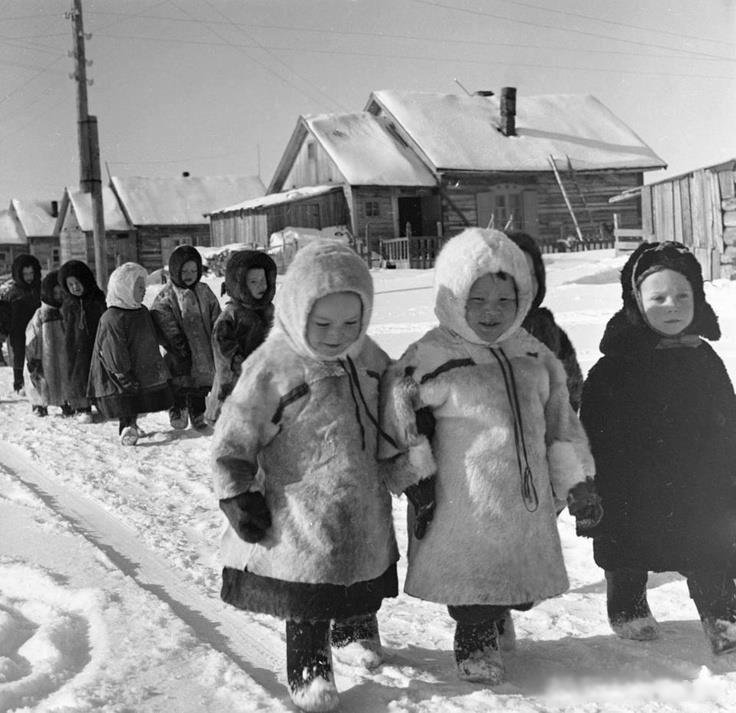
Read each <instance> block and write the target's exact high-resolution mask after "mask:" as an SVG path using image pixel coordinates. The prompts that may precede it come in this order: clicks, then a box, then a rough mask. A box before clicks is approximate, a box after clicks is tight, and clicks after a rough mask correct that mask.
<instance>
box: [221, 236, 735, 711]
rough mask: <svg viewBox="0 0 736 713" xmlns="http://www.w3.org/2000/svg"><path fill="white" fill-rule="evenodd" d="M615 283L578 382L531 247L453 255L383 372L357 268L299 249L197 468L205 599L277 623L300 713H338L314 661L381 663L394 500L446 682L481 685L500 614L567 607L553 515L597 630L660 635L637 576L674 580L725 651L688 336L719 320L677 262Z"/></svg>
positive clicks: (716, 440) (730, 431) (729, 599)
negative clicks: (438, 626) (614, 297)
mask: <svg viewBox="0 0 736 713" xmlns="http://www.w3.org/2000/svg"><path fill="white" fill-rule="evenodd" d="M621 280H622V286H623V301H624V305H623V309H622V310H621V311H620V312H619V313H617V314H616V315H614V317H613V318H612V319H611V321H610V322H609V324H608V326H607V328H606V333H605V335H604V338H603V342H602V346H601V350H602V352H603V354H604V356H603V358H602V359H601V360H600V361H599V362H598V364H596V365H595V366H594V367H593V369H592V370H591V372H590V374H589V376H588V379H587V381H586V382H585V385H584V387H583V380H582V376H581V372H580V368H579V366H578V365H577V362H576V360H575V358H574V350H573V349H572V346H571V344H570V342H569V339H568V338H567V335H565V334H564V332H563V331H562V330H561V329H559V327H558V326H557V325H556V324H555V322H554V319H553V317H552V315H551V313H550V312H549V311H548V310H546V309H544V308H542V307H541V306H540V303H541V301H542V298H543V296H544V289H545V288H544V267H543V263H542V260H541V254H540V253H539V249H538V248H537V247H536V245H535V244H534V241H533V240H531V239H530V238H529V236H526V235H524V234H511V235H510V236H507V235H505V234H503V233H501V232H499V231H495V230H482V229H480V228H471V229H467V230H465V231H464V232H463V233H461V234H460V235H458V236H456V237H454V238H452V239H451V240H449V241H448V242H447V243H446V244H445V246H444V247H443V249H442V251H441V253H440V255H439V257H438V259H437V262H436V268H435V285H434V287H435V289H434V295H435V314H436V316H437V319H438V322H439V325H438V326H437V327H436V328H434V329H432V330H430V331H429V332H428V333H427V334H425V335H424V336H423V337H422V338H421V339H419V340H418V341H417V342H415V343H414V344H412V345H411V346H410V347H409V348H408V349H407V351H406V352H405V353H404V355H403V356H402V357H401V358H400V359H399V360H398V361H397V362H395V363H391V361H390V359H389V358H388V357H387V355H386V354H385V353H384V352H383V351H382V350H381V349H380V348H379V347H378V346H377V345H376V344H375V343H374V342H373V341H372V340H371V338H370V337H368V336H367V329H368V326H369V323H370V318H371V310H372V307H373V287H372V281H371V276H370V273H369V271H368V269H367V268H366V267H365V265H364V264H363V262H362V261H361V259H360V258H359V257H358V256H357V254H355V253H354V252H353V251H352V250H350V249H349V248H348V247H346V246H342V245H339V244H335V243H334V242H332V241H319V242H315V243H313V244H312V245H309V246H307V247H304V248H303V249H301V250H300V251H299V252H298V253H297V255H296V257H295V258H294V261H293V263H292V264H291V266H290V267H289V270H288V272H287V274H286V276H285V279H284V281H283V284H282V285H281V287H280V290H279V296H278V299H277V300H276V309H275V314H274V326H273V328H272V330H271V332H270V333H269V334H268V336H267V337H266V339H265V342H264V343H263V345H262V346H261V347H260V348H258V349H257V350H256V351H254V353H253V354H252V355H251V356H250V358H249V360H248V362H247V365H246V368H244V369H243V370H242V374H241V376H240V378H239V379H234V378H233V379H231V380H230V381H229V382H228V383H227V387H226V391H227V392H230V391H231V393H229V395H228V397H227V399H226V400H225V401H224V404H223V406H222V413H221V416H220V418H219V420H218V422H217V426H216V428H215V434H214V439H213V453H212V457H213V469H214V478H215V493H216V496H217V498H218V500H219V505H220V508H221V510H222V511H223V513H224V515H225V518H226V519H227V529H226V531H225V533H224V535H223V541H222V553H223V564H224V567H223V572H222V577H223V582H222V593H221V594H222V598H223V599H224V600H225V601H226V602H228V603H230V604H232V605H233V606H236V607H238V608H241V609H245V610H248V611H254V612H261V613H268V614H272V615H275V616H278V617H281V618H283V619H284V620H285V621H286V666H287V680H288V687H289V692H290V695H291V697H292V699H293V701H294V702H295V703H296V705H298V706H299V707H300V708H302V709H304V710H308V711H324V710H331V709H333V708H334V707H335V706H337V705H338V702H339V701H338V694H337V690H336V687H335V682H334V676H333V672H332V650H333V649H337V650H338V651H342V652H343V655H347V654H348V652H349V655H350V656H351V657H352V658H353V660H357V661H360V662H361V663H362V664H363V665H365V666H366V667H367V668H373V667H375V666H377V665H379V664H380V662H381V660H382V648H381V641H380V635H379V628H378V620H377V616H376V614H377V611H378V610H379V608H380V606H381V603H382V600H383V599H385V598H387V597H395V596H397V593H398V582H397V570H396V562H397V560H398V550H397V544H396V539H395V534H394V530H393V526H392V518H391V495H392V494H393V495H399V494H401V493H404V494H406V496H407V500H408V502H409V507H408V513H407V514H408V531H409V548H408V569H407V575H406V581H405V584H404V589H405V591H406V593H407V594H409V595H411V596H414V597H418V598H420V599H424V600H427V601H432V602H437V603H440V604H443V605H445V606H447V609H448V613H449V615H450V617H452V619H454V620H455V622H456V628H455V639H454V655H455V661H456V665H457V672H458V674H459V676H460V677H461V678H462V679H465V680H469V681H480V682H485V683H487V684H489V685H495V684H498V683H500V682H501V681H502V680H503V679H504V664H503V658H502V650H505V649H508V648H512V647H513V645H514V635H513V622H512V620H511V618H510V616H509V610H511V609H519V610H527V609H529V608H531V607H532V606H533V605H534V604H535V603H537V602H539V601H540V600H542V599H546V598H549V597H553V596H556V595H559V594H561V593H562V592H564V591H565V590H566V589H567V587H568V580H567V576H566V573H565V568H564V562H563V557H562V551H561V545H560V539H559V535H558V531H557V524H556V518H557V515H558V514H559V512H560V511H561V510H562V509H563V508H564V507H567V508H568V509H569V511H570V513H571V514H572V515H574V516H575V518H576V523H577V530H578V534H581V535H585V536H592V537H593V538H594V552H595V560H596V562H597V564H598V565H599V566H600V567H602V568H603V569H604V570H605V576H606V580H607V583H608V615H609V621H610V624H611V626H612V628H613V630H614V631H615V633H616V634H618V635H619V636H621V637H624V638H629V639H639V640H641V639H651V638H654V637H656V636H657V635H658V630H657V624H656V621H655V620H654V618H653V616H652V614H651V612H650V610H649V608H648V606H647V601H646V579H647V574H648V572H649V571H651V570H676V571H679V572H682V573H683V574H684V575H685V577H686V578H687V582H688V586H689V590H690V594H691V597H692V598H693V600H694V602H695V605H696V607H697V609H698V612H699V615H700V617H701V620H702V623H703V628H704V631H705V633H706V635H707V637H708V641H709V642H710V644H711V647H712V650H713V651H714V652H715V653H723V652H726V651H731V650H733V649H734V648H736V590H734V583H733V577H734V574H736V572H735V571H734V565H735V564H736V557H735V556H736V500H735V499H734V494H736V397H735V396H734V392H733V387H732V385H731V382H730V381H729V378H728V376H727V374H726V370H725V368H724V366H723V364H722V362H721V361H720V359H719V358H718V357H717V356H716V354H715V352H714V351H713V350H712V348H711V347H710V346H709V345H708V344H707V343H706V342H705V341H703V340H702V339H701V337H705V338H707V339H717V338H718V336H719V331H718V326H717V320H716V317H715V315H714V313H713V311H712V309H711V308H710V307H709V305H708V304H707V302H706V300H705V295H704V291H703V280H702V274H701V271H700V267H699V265H698V262H697V260H696V259H695V258H694V256H693V255H692V254H691V253H689V252H688V251H687V250H686V249H685V248H684V247H683V246H682V245H680V244H678V243H671V242H665V243H659V244H657V243H652V244H650V243H644V244H643V245H642V246H641V247H640V248H639V249H637V250H636V252H635V253H634V254H633V255H632V256H631V257H630V259H629V260H628V262H627V263H626V266H625V268H624V270H623V272H622V276H621ZM231 294H232V293H231ZM581 392H582V393H581ZM222 395H226V394H225V393H223V394H222ZM579 405H581V420H580V419H578V416H577V414H576V410H577V408H578V406H579ZM586 432H587V434H586Z"/></svg>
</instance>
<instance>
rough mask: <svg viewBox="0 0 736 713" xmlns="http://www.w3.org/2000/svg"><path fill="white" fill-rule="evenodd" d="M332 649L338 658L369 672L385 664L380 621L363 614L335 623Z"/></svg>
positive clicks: (372, 615) (371, 615)
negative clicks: (379, 630)
mask: <svg viewBox="0 0 736 713" xmlns="http://www.w3.org/2000/svg"><path fill="white" fill-rule="evenodd" d="M332 648H333V650H334V652H335V656H336V658H338V659H339V660H340V661H343V662H344V663H348V664H351V665H353V666H363V667H364V668H366V669H368V670H369V671H370V670H372V669H374V668H376V667H377V666H379V665H380V664H381V663H382V662H383V649H382V648H381V637H380V635H379V633H378V619H377V618H376V615H375V614H361V615H358V616H353V617H349V618H348V619H342V620H338V621H335V622H333V624H332Z"/></svg>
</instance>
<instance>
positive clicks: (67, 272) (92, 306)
mask: <svg viewBox="0 0 736 713" xmlns="http://www.w3.org/2000/svg"><path fill="white" fill-rule="evenodd" d="M59 284H60V285H61V289H62V290H63V291H64V301H63V303H62V305H61V315H62V317H63V318H64V328H65V329H64V348H65V350H66V362H67V368H68V370H69V371H68V375H67V398H66V400H67V405H66V407H65V408H64V414H65V415H67V416H71V415H72V414H74V413H77V414H78V415H79V420H80V421H90V420H91V418H92V414H91V410H92V409H91V406H90V403H89V399H88V398H87V382H88V380H89V366H90V362H91V360H92V347H93V346H94V343H95V335H96V334H97V325H98V324H99V322H100V317H102V314H103V312H104V311H105V309H107V305H106V304H105V294H104V293H103V292H102V290H101V289H100V288H99V287H98V285H97V282H96V281H95V276H94V275H93V274H92V270H90V269H89V267H87V265H85V264H84V263H83V262H81V261H80V260H68V261H67V262H65V263H64V264H63V265H62V266H61V268H60V269H59Z"/></svg>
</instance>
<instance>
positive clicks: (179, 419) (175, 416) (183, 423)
mask: <svg viewBox="0 0 736 713" xmlns="http://www.w3.org/2000/svg"><path fill="white" fill-rule="evenodd" d="M169 423H170V424H171V427H172V428H173V429H176V430H177V431H181V430H182V429H184V428H186V427H187V423H189V414H188V413H187V410H186V409H185V408H178V407H176V406H173V407H172V408H170V409H169Z"/></svg>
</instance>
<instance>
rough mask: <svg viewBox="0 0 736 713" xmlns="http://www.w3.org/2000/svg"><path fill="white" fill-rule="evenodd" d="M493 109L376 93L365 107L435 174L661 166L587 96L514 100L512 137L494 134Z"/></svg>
mask: <svg viewBox="0 0 736 713" xmlns="http://www.w3.org/2000/svg"><path fill="white" fill-rule="evenodd" d="M499 104H500V102H499V98H498V97H496V96H479V95H472V96H466V95H462V96H461V95H455V94H434V93H429V92H410V91H405V92H404V91H394V90H381V91H376V92H373V93H372V94H371V96H370V98H369V100H368V104H367V108H368V109H369V110H370V111H371V112H373V113H380V112H381V111H383V112H385V113H386V115H387V117H388V118H389V119H393V120H394V121H395V122H396V124H397V125H399V126H400V127H401V128H402V129H403V131H404V132H405V134H406V135H407V136H408V137H409V139H410V140H411V142H412V143H413V144H414V146H415V148H416V149H417V150H418V152H419V153H420V155H422V156H423V157H424V158H425V159H426V160H427V162H428V163H429V164H430V165H431V166H433V167H434V169H435V170H438V171H441V170H453V169H454V170H458V171H551V170H552V168H551V166H550V163H549V156H550V155H552V156H554V157H555V158H561V159H565V158H566V157H569V158H570V161H571V164H572V166H573V168H575V169H578V170H603V169H613V168H615V169H627V168H628V169H639V170H649V169H655V168H664V167H666V164H665V162H664V161H663V160H662V159H661V158H660V157H659V156H657V155H656V154H655V153H654V151H652V149H651V148H650V147H649V146H647V144H645V143H644V142H643V141H642V140H641V138H639V136H637V135H636V134H635V133H634V132H633V131H632V130H631V129H630V128H629V127H628V126H627V125H626V124H625V123H624V122H623V121H621V120H620V119H619V118H618V117H617V116H616V115H615V114H613V112H611V111H610V109H608V108H607V107H606V106H604V105H603V104H602V103H601V102H600V101H598V99H596V98H595V97H594V96H592V95H589V94H547V95H540V96H525V95H523V94H522V95H518V96H517V99H516V133H517V135H516V136H505V135H504V134H503V133H501V131H500V130H499V118H500V106H499Z"/></svg>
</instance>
